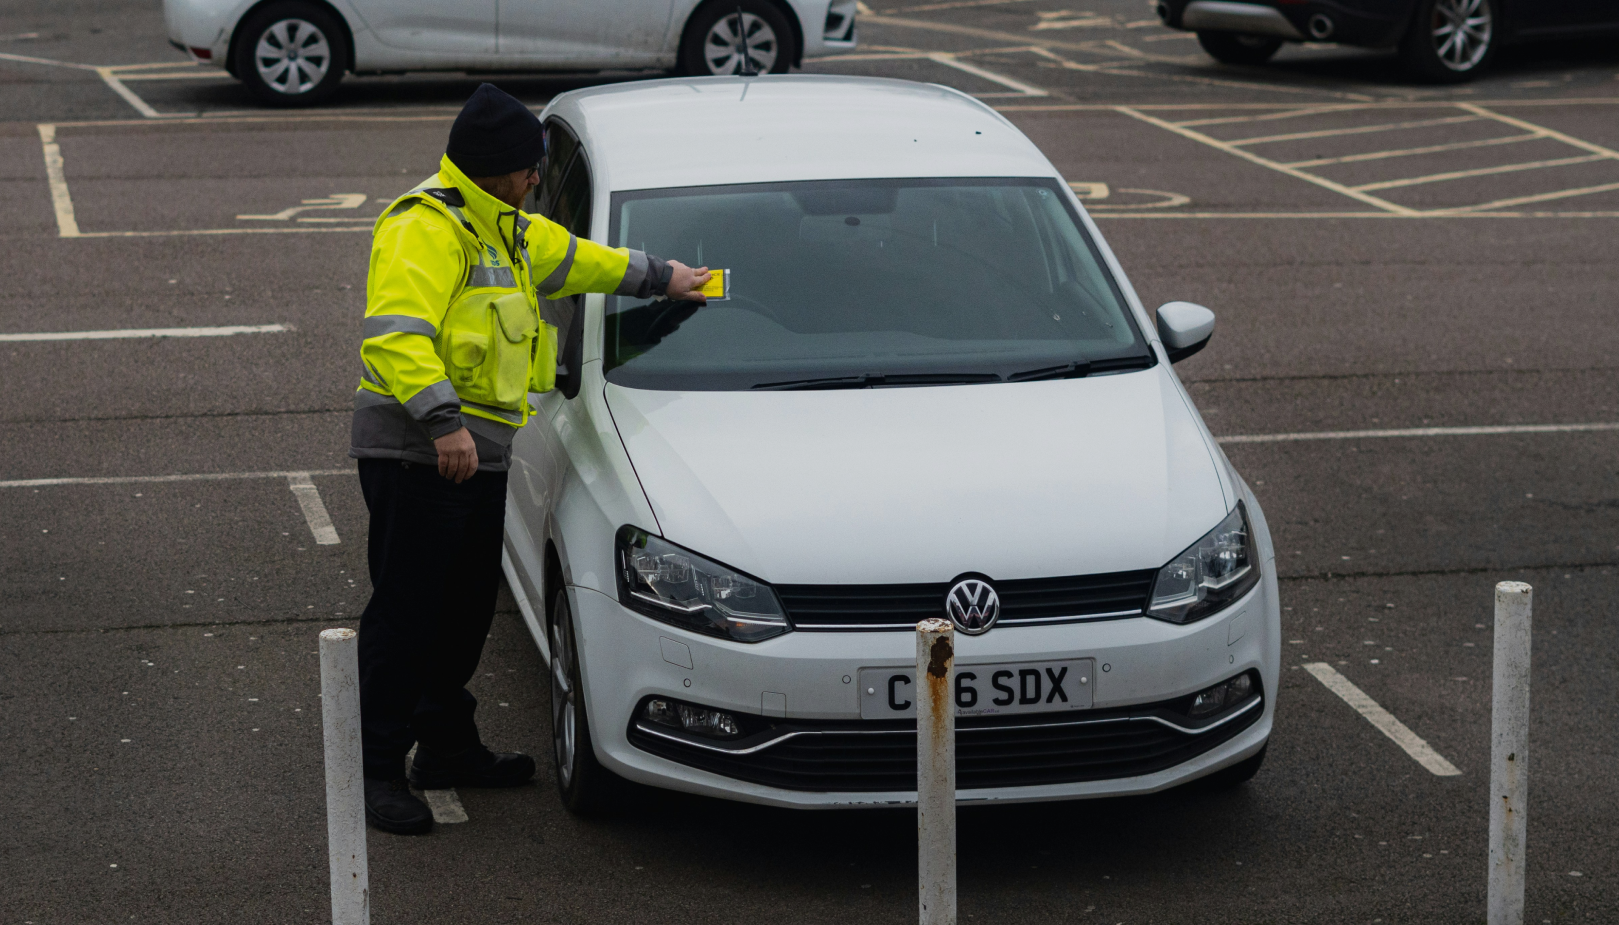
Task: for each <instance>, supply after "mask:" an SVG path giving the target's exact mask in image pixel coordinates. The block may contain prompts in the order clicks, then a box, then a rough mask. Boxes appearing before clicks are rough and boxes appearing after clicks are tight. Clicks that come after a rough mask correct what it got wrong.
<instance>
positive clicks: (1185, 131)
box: [1117, 106, 1420, 215]
mask: <svg viewBox="0 0 1619 925" xmlns="http://www.w3.org/2000/svg"><path fill="white" fill-rule="evenodd" d="M1117 111H1118V112H1122V113H1124V114H1125V115H1127V116H1129V117H1131V118H1132V119H1139V120H1141V121H1142V122H1146V123H1147V124H1149V125H1156V126H1158V127H1159V128H1161V129H1164V130H1165V131H1170V132H1174V133H1175V134H1177V135H1180V136H1181V137H1183V138H1190V139H1191V140H1193V141H1197V142H1201V143H1203V144H1206V145H1208V146H1209V147H1211V148H1214V149H1216V150H1219V151H1224V152H1226V153H1227V154H1234V155H1236V156H1237V157H1240V158H1242V159H1243V160H1245V161H1250V162H1252V163H1255V164H1258V165H1260V166H1261V167H1269V168H1270V169H1272V170H1275V171H1278V172H1280V173H1285V174H1287V175H1288V176H1290V177H1295V178H1297V179H1300V180H1303V181H1304V182H1306V183H1313V184H1315V185H1316V186H1319V187H1321V188H1323V189H1329V190H1332V191H1333V192H1335V193H1340V194H1342V195H1344V196H1348V197H1349V198H1350V199H1358V200H1359V201H1361V202H1364V203H1366V204H1367V205H1371V206H1376V207H1377V208H1379V209H1382V210H1383V211H1385V212H1392V213H1395V214H1397V215H1418V214H1420V212H1419V211H1418V210H1416V209H1412V208H1408V207H1406V206H1402V205H1399V204H1397V203H1393V202H1389V201H1388V200H1387V199H1380V198H1378V197H1376V196H1373V195H1371V194H1369V193H1363V192H1360V191H1359V190H1356V189H1352V188H1350V187H1347V186H1345V185H1343V184H1342V183H1336V182H1334V181H1332V180H1328V179H1327V178H1326V177H1318V176H1316V175H1315V174H1313V173H1306V172H1305V171H1303V170H1299V169H1297V168H1294V167H1289V166H1287V165H1286V164H1281V163H1278V162H1276V161H1273V160H1271V159H1270V158H1268V157H1261V156H1260V155H1258V154H1255V153H1253V152H1252V151H1244V150H1243V149H1241V148H1239V147H1237V146H1236V145H1235V144H1232V143H1231V142H1226V141H1221V140H1220V139H1218V138H1211V137H1209V136H1208V135H1205V134H1203V133H1202V132H1199V131H1197V130H1195V129H1189V128H1183V127H1181V126H1179V125H1176V124H1175V123H1173V122H1169V121H1167V120H1164V119H1160V118H1158V117H1157V116H1150V115H1147V114H1146V113H1144V112H1141V111H1140V110H1138V109H1132V108H1130V107H1129V106H1119V107H1117Z"/></svg>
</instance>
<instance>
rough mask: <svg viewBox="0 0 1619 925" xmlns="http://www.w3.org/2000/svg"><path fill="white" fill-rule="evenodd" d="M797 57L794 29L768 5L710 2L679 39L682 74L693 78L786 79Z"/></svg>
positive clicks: (743, 0)
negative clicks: (743, 75)
mask: <svg viewBox="0 0 1619 925" xmlns="http://www.w3.org/2000/svg"><path fill="white" fill-rule="evenodd" d="M797 57H798V45H797V41H796V39H795V38H794V37H793V29H792V26H790V25H788V23H787V18H786V17H785V16H783V15H782V14H781V11H780V10H779V9H777V8H776V6H775V4H773V3H770V2H769V0H738V2H732V0H710V2H708V3H705V4H703V5H702V6H701V7H699V8H698V10H697V12H696V13H693V14H692V17H691V19H690V20H689V21H688V22H687V23H686V32H685V35H684V36H683V37H682V38H681V40H680V71H681V73H683V74H690V75H692V76H694V77H712V76H717V75H721V74H741V73H745V72H746V73H754V74H785V73H787V69H788V68H790V67H792V65H793V60H794V59H795V58H797Z"/></svg>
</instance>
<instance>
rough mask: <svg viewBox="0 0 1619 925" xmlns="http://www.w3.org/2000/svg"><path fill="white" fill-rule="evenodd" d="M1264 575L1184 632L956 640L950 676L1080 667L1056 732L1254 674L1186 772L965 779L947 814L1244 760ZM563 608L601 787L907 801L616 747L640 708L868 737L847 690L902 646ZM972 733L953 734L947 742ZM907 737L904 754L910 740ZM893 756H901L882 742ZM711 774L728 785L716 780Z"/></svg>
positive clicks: (1137, 630) (909, 792) (585, 596)
mask: <svg viewBox="0 0 1619 925" xmlns="http://www.w3.org/2000/svg"><path fill="white" fill-rule="evenodd" d="M1273 568H1274V564H1273V563H1266V570H1265V579H1264V581H1262V582H1261V583H1260V585H1259V586H1258V587H1257V588H1255V589H1254V591H1252V592H1251V593H1250V594H1249V595H1248V596H1247V597H1245V598H1243V599H1242V600H1241V601H1240V602H1238V603H1237V604H1235V605H1233V606H1232V607H1230V608H1228V609H1227V610H1226V611H1225V612H1224V613H1222V614H1219V615H1217V616H1215V617H1211V618H1209V619H1207V620H1203V621H1200V622H1198V623H1195V624H1192V625H1190V626H1176V625H1173V624H1169V623H1164V622H1161V621H1158V620H1152V619H1148V618H1144V617H1143V618H1134V619H1125V620H1110V621H1101V622H1094V623H1078V624H1066V625H1056V626H1031V627H1001V628H997V629H996V630H994V631H992V632H990V633H987V634H985V635H983V636H961V637H958V640H957V654H956V660H957V665H958V667H960V668H965V667H968V666H970V665H973V664H982V663H991V662H1014V661H1044V660H1054V659H1067V658H1095V659H1096V665H1097V666H1098V670H1097V672H1096V684H1095V687H1094V694H1093V696H1094V703H1093V707H1092V709H1091V710H1086V711H1074V712H1072V713H1065V714H1062V715H1061V718H1062V719H1065V720H1069V721H1075V722H1079V721H1084V720H1088V719H1113V718H1119V717H1129V716H1132V715H1144V714H1146V713H1149V712H1151V709H1150V708H1149V707H1148V705H1156V704H1159V703H1161V702H1164V701H1168V700H1171V699H1174V698H1179V697H1183V696H1186V695H1188V694H1191V693H1193V692H1195V691H1198V690H1202V689H1203V688H1205V687H1208V686H1209V685H1211V684H1215V683H1217V682H1219V681H1221V680H1224V679H1225V678H1229V677H1231V676H1232V675H1235V674H1237V673H1238V672H1241V671H1244V670H1247V669H1256V670H1257V671H1258V672H1259V675H1260V679H1261V683H1260V690H1261V691H1262V692H1263V697H1262V700H1260V701H1259V703H1258V706H1257V707H1256V708H1255V709H1254V710H1253V711H1252V712H1254V713H1257V714H1258V715H1257V716H1249V715H1243V716H1240V717H1235V718H1234V719H1233V720H1232V721H1230V722H1229V723H1228V724H1226V725H1225V726H1222V728H1221V730H1220V731H1219V736H1218V741H1214V739H1213V738H1204V739H1200V741H1199V742H1198V743H1197V747H1195V748H1190V749H1186V750H1185V751H1182V752H1180V753H1178V755H1176V756H1174V757H1176V758H1177V760H1178V758H1179V756H1180V755H1186V756H1189V757H1185V759H1184V760H1179V763H1176V764H1173V765H1172V766H1169V767H1162V766H1161V765H1162V762H1161V761H1160V762H1159V763H1158V764H1157V765H1153V764H1150V763H1149V764H1137V765H1134V766H1129V767H1126V766H1122V765H1121V766H1120V767H1121V768H1124V770H1123V771H1122V773H1126V774H1129V775H1130V776H1123V777H1119V776H1107V777H1102V778H1096V779H1087V780H1067V781H1063V782H1056V783H1049V782H1046V783H1042V782H1033V783H1023V784H1015V785H1009V786H992V787H972V786H968V784H970V783H971V779H970V777H969V776H968V775H967V774H966V773H965V771H964V772H963V781H962V784H961V785H960V787H959V789H958V791H957V798H958V800H959V801H960V802H964V803H965V802H975V801H996V802H1022V801H1038V800H1057V799H1073V798H1081V797H1097V796H1108V795H1115V794H1129V793H1149V792H1153V791H1157V790H1163V789H1167V788H1169V787H1173V786H1176V785H1178V784H1181V783H1184V782H1186V781H1189V780H1193V779H1195V778H1198V777H1201V776H1203V775H1206V774H1209V773H1212V772H1213V771H1216V770H1219V769H1220V768H1223V767H1226V766H1228V765H1231V764H1234V763H1236V762H1238V761H1241V760H1243V759H1244V758H1247V757H1249V756H1251V755H1253V754H1255V753H1257V752H1258V751H1259V750H1260V749H1261V748H1262V747H1264V744H1265V742H1266V740H1267V739H1268V738H1269V736H1270V730H1271V724H1272V718H1273V715H1274V712H1275V691H1276V686H1277V676H1278V662H1279V660H1280V640H1279V638H1278V636H1279V632H1280V630H1279V626H1280V619H1279V618H1280V613H1279V607H1278V606H1277V603H1276V584H1275V579H1274V577H1273ZM570 594H571V596H572V598H573V604H574V613H575V614H576V615H577V618H578V621H579V631H580V632H579V643H580V648H581V666H580V667H581V671H582V674H583V680H584V687H585V694H586V702H587V704H588V707H589V716H590V732H591V738H592V740H593V742H594V745H595V749H596V755H597V758H598V760H600V761H601V762H602V764H603V765H605V766H606V767H608V768H609V769H611V770H612V771H614V772H615V773H617V774H619V775H621V776H623V777H626V778H629V779H631V780H635V781H638V782H640V783H644V784H649V785H652V786H657V787H664V788H668V789H672V790H681V791H685V792H689V793H697V794H704V795H708V796H714V797H721V798H726V799H735V800H742V801H745V802H753V803H763V804H769V805H776V806H792V807H806V808H807V807H838V806H892V805H906V804H911V803H914V802H915V799H916V792H915V790H914V789H887V788H886V787H883V786H881V785H880V784H878V785H877V786H874V787H873V788H872V789H846V788H845V787H844V785H842V784H837V783H834V782H831V781H829V782H828V784H827V785H826V789H819V790H817V789H803V788H804V787H805V786H806V783H805V782H804V781H803V780H797V781H793V782H790V783H791V786H772V784H771V783H768V782H766V781H767V780H770V778H768V777H762V776H760V775H758V774H747V773H745V772H743V771H739V770H737V769H736V768H735V767H734V766H726V765H724V764H715V763H709V764H708V766H707V767H693V766H691V764H690V763H689V762H690V761H691V759H690V757H689V755H685V754H681V753H680V752H679V751H678V750H677V751H671V750H669V749H658V751H662V754H658V753H655V752H654V751H649V750H647V748H645V747H638V746H637V745H636V744H634V743H632V742H631V739H630V735H631V729H632V723H631V719H632V714H633V712H634V710H635V708H636V707H637V705H638V704H639V703H640V702H641V701H642V700H643V699H644V698H646V697H649V696H662V697H672V698H675V699H679V700H684V701H689V702H692V703H698V704H702V705H705V706H710V707H715V708H718V709H722V710H729V711H733V712H737V713H747V714H756V715H762V716H768V717H774V718H777V719H778V721H782V722H786V723H799V724H802V725H803V727H804V728H806V729H808V728H811V727H817V728H823V729H824V728H838V729H861V728H869V729H874V730H875V729H877V728H878V727H880V726H881V725H882V724H881V723H878V722H876V721H872V722H869V723H862V721H861V719H860V705H859V691H858V688H857V687H856V685H855V684H854V683H853V682H854V680H855V679H856V678H858V677H859V672H860V669H861V668H869V667H901V666H906V665H910V664H914V660H915V639H914V634H912V633H907V632H889V633H789V634H787V635H785V636H780V637H777V638H775V639H771V640H768V641H766V642H763V643H758V644H755V645H745V644H740V643H731V642H728V641H726V640H721V639H714V638H711V637H707V636H700V635H696V634H693V633H687V632H684V631H682V630H679V629H676V628H674V627H671V626H668V625H665V624H662V623H658V622H656V621H654V620H650V619H647V618H645V617H643V616H641V615H639V614H637V613H634V612H632V611H630V610H627V609H625V608H624V607H622V606H620V605H619V603H618V601H617V600H615V599H614V598H611V597H609V596H607V595H605V594H602V593H600V592H597V591H593V590H589V589H586V588H582V587H574V588H570ZM688 665H689V666H690V667H686V666H688ZM1131 708H1136V709H1134V710H1132V709H1131ZM1036 717H1039V718H1042V719H1044V718H1050V719H1053V720H1055V719H1057V717H1052V716H1051V715H1049V714H1037V715H1035V716H1034V717H1026V718H1029V719H1034V718H1036ZM974 725H975V724H974V723H973V722H971V721H968V720H962V721H961V727H962V728H963V730H965V729H967V728H969V727H972V726H974ZM987 725H993V724H987ZM1146 725H1151V723H1141V722H1139V721H1136V722H1131V726H1132V728H1133V729H1137V730H1142V729H1144V726H1146ZM991 734H994V733H993V730H992V731H991ZM1086 734H1089V732H1088V731H1087V733H1086ZM959 735H960V739H959V741H961V742H962V743H963V744H962V746H961V747H962V748H963V749H964V754H965V750H966V749H967V745H966V742H967V740H968V738H970V737H972V736H975V735H980V733H971V732H966V731H963V732H961V733H959ZM637 738H638V739H640V740H641V743H642V745H643V746H645V745H646V744H647V743H646V740H645V738H644V737H643V736H638V737H637ZM911 738H912V740H913V741H914V733H913V734H912V737H911ZM893 741H894V742H895V743H898V744H900V745H901V746H903V743H899V742H898V740H897V739H894V740H893ZM1211 741H1212V742H1213V744H1212V745H1210V742H1211ZM1147 744H1148V745H1149V746H1150V745H1151V744H1152V743H1147ZM1160 744H1163V745H1164V746H1165V747H1166V748H1167V749H1168V750H1169V751H1174V749H1175V748H1177V747H1179V746H1177V745H1176V743H1175V742H1173V741H1170V740H1168V739H1166V740H1164V742H1163V743H1160ZM653 747H654V748H656V746H653ZM913 748H914V746H913ZM913 753H914V752H913ZM675 758H680V759H681V760H674V759H675ZM722 770H728V771H730V774H726V773H720V771H722ZM1137 771H1139V772H1140V773H1136V772H1137ZM743 777H752V778H754V779H752V780H746V779H742V778H743ZM889 779H890V780H892V779H893V778H891V777H890V778H889ZM1028 779H1030V780H1034V778H1028ZM776 782H777V783H789V782H788V781H785V780H780V779H778V780H776ZM808 786H813V785H812V784H811V785H808ZM834 788H838V789H834Z"/></svg>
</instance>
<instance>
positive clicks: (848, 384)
mask: <svg viewBox="0 0 1619 925" xmlns="http://www.w3.org/2000/svg"><path fill="white" fill-rule="evenodd" d="M1000 381H1001V377H1000V376H997V375H995V374H994V373H897V374H894V375H889V374H887V373H861V374H860V375H858V376H826V377H823V378H820V379H789V380H787V381H785V382H760V383H758V384H756V385H754V386H753V388H754V389H755V390H758V391H765V392H772V391H774V392H789V391H797V390H809V389H868V388H871V387H872V386H878V385H969V384H972V383H978V382H1000Z"/></svg>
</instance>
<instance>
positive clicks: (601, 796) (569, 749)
mask: <svg viewBox="0 0 1619 925" xmlns="http://www.w3.org/2000/svg"><path fill="white" fill-rule="evenodd" d="M551 744H552V748H551V754H552V756H553V757H554V758H555V759H556V776H557V792H558V794H559V795H560V796H561V797H562V805H563V807H564V808H565V809H567V810H568V811H569V812H571V813H574V814H576V815H580V816H598V815H601V814H603V813H605V812H607V811H608V810H609V809H611V808H612V807H613V806H615V805H616V804H617V803H618V802H619V800H620V798H621V797H622V796H623V787H624V782H623V780H622V779H621V778H620V777H619V776H618V775H616V774H614V773H613V772H611V771H609V770H607V769H606V768H604V767H602V766H601V763H600V762H598V761H597V760H596V751H595V748H594V747H593V746H592V744H591V741H590V722H589V719H588V718H587V715H586V712H585V689H584V684H583V682H581V681H580V675H579V643H578V636H576V635H575V633H574V626H573V611H572V609H571V608H569V606H568V592H567V590H566V589H559V590H558V591H557V593H556V597H555V598H554V600H553V602H552V605H551Z"/></svg>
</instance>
